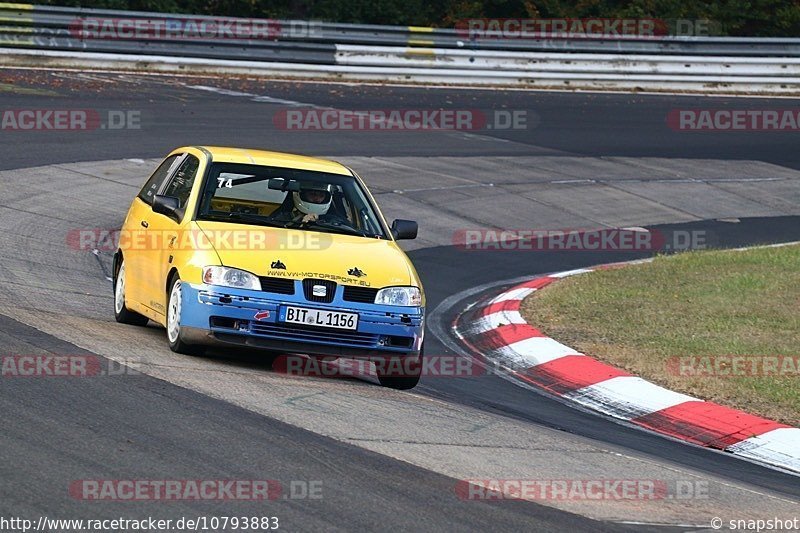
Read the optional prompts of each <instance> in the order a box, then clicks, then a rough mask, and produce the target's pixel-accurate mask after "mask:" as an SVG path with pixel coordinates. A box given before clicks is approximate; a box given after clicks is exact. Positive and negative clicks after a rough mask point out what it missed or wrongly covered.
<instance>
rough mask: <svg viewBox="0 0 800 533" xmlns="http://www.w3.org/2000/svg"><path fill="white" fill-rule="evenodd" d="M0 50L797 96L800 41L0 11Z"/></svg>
mask: <svg viewBox="0 0 800 533" xmlns="http://www.w3.org/2000/svg"><path fill="white" fill-rule="evenodd" d="M104 22H105V23H106V26H103V23H104ZM191 24H194V25H195V27H200V26H202V27H203V28H212V30H211V31H205V32H198V33H193V34H192V37H191V38H186V34H185V33H181V31H183V30H186V29H187V28H188V27H189V26H190V25H191ZM225 25H227V26H225ZM226 27H227V28H228V29H229V30H231V31H228V32H227V33H226V32H225V31H223V30H225V29H226ZM104 28H105V31H104V30H103V29H104ZM0 48H2V50H1V51H0V52H2V56H0V64H3V65H12V66H13V65H31V64H49V65H54V66H59V65H60V66H72V67H80V66H87V67H98V68H139V69H141V68H147V69H150V70H159V71H176V70H180V71H187V70H190V71H192V72H234V73H252V72H253V71H259V72H261V73H263V74H267V75H274V76H284V77H286V76H292V77H294V76H303V77H336V78H345V79H365V80H385V81H402V82H422V83H458V84H473V85H482V84H492V85H496V84H501V85H523V86H532V87H571V88H641V89H646V90H659V89H667V90H705V91H715V92H769V93H800V39H794V38H772V39H756V38H730V37H659V38H655V39H653V38H651V39H631V38H625V37H618V38H601V39H595V38H592V39H588V38H578V39H519V40H497V39H479V38H475V37H474V36H473V37H472V38H468V36H467V35H465V34H463V33H462V32H460V31H457V30H454V29H433V28H418V27H400V26H378V25H361V24H338V23H326V22H314V21H298V20H272V21H267V20H255V19H244V18H223V17H208V16H195V15H174V14H163V13H145V12H130V11H117V10H98V9H84V8H68V7H54V6H35V5H29V4H3V3H0Z"/></svg>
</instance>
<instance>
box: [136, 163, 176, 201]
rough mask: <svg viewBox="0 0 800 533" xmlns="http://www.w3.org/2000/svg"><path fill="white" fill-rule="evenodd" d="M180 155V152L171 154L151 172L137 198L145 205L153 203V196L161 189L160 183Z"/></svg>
mask: <svg viewBox="0 0 800 533" xmlns="http://www.w3.org/2000/svg"><path fill="white" fill-rule="evenodd" d="M179 157H180V154H176V155H171V156H169V157H168V158H166V159H165V160H164V162H163V163H161V165H160V166H159V167H158V168H157V169H156V171H155V172H153V175H152V176H150V179H149V180H147V183H145V185H144V187H143V188H142V191H141V192H140V193H139V199H140V200H142V201H143V202H144V203H146V204H147V205H153V198H155V196H156V194H158V191H159V190H160V189H161V185H162V184H163V183H164V180H166V179H167V176H169V171H170V170H171V169H172V166H173V165H174V164H175V162H176V161H177V160H178V158H179Z"/></svg>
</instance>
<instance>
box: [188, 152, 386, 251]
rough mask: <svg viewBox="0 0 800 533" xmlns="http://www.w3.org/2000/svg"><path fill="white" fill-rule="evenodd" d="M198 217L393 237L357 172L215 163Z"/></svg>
mask: <svg viewBox="0 0 800 533" xmlns="http://www.w3.org/2000/svg"><path fill="white" fill-rule="evenodd" d="M197 218H198V219H199V220H223V221H226V222H233V223H240V224H256V225H263V226H274V227H283V228H293V229H301V230H308V231H320V232H325V233H341V234H346V235H357V236H363V237H371V238H380V239H386V238H387V236H386V232H385V230H384V227H383V225H382V224H381V223H380V222H379V219H378V217H377V215H376V213H375V210H374V209H373V207H372V205H371V204H370V202H369V201H368V200H367V196H366V195H365V194H364V191H363V190H362V188H361V186H360V185H359V183H358V182H357V181H356V179H355V178H354V177H352V176H343V175H338V174H326V173H323V172H312V171H308V170H298V169H291V168H280V167H266V166H260V165H244V164H235V163H214V164H212V166H211V169H210V171H209V174H208V178H207V181H206V183H205V186H204V191H203V198H202V200H201V202H200V209H199V211H198V217H197Z"/></svg>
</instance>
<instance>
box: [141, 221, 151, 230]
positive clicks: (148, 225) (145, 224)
mask: <svg viewBox="0 0 800 533" xmlns="http://www.w3.org/2000/svg"><path fill="white" fill-rule="evenodd" d="M142 227H143V228H147V227H150V224H148V223H147V221H146V220H142Z"/></svg>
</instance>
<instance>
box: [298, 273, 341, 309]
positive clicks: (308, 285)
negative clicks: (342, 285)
mask: <svg viewBox="0 0 800 533" xmlns="http://www.w3.org/2000/svg"><path fill="white" fill-rule="evenodd" d="M314 285H322V286H323V287H325V296H314V292H313V291H314ZM303 294H305V297H306V300H308V301H309V302H317V303H321V304H329V303H331V302H332V301H333V297H334V296H335V295H336V283H335V282H333V281H328V280H326V279H314V278H306V279H304V280H303Z"/></svg>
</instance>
